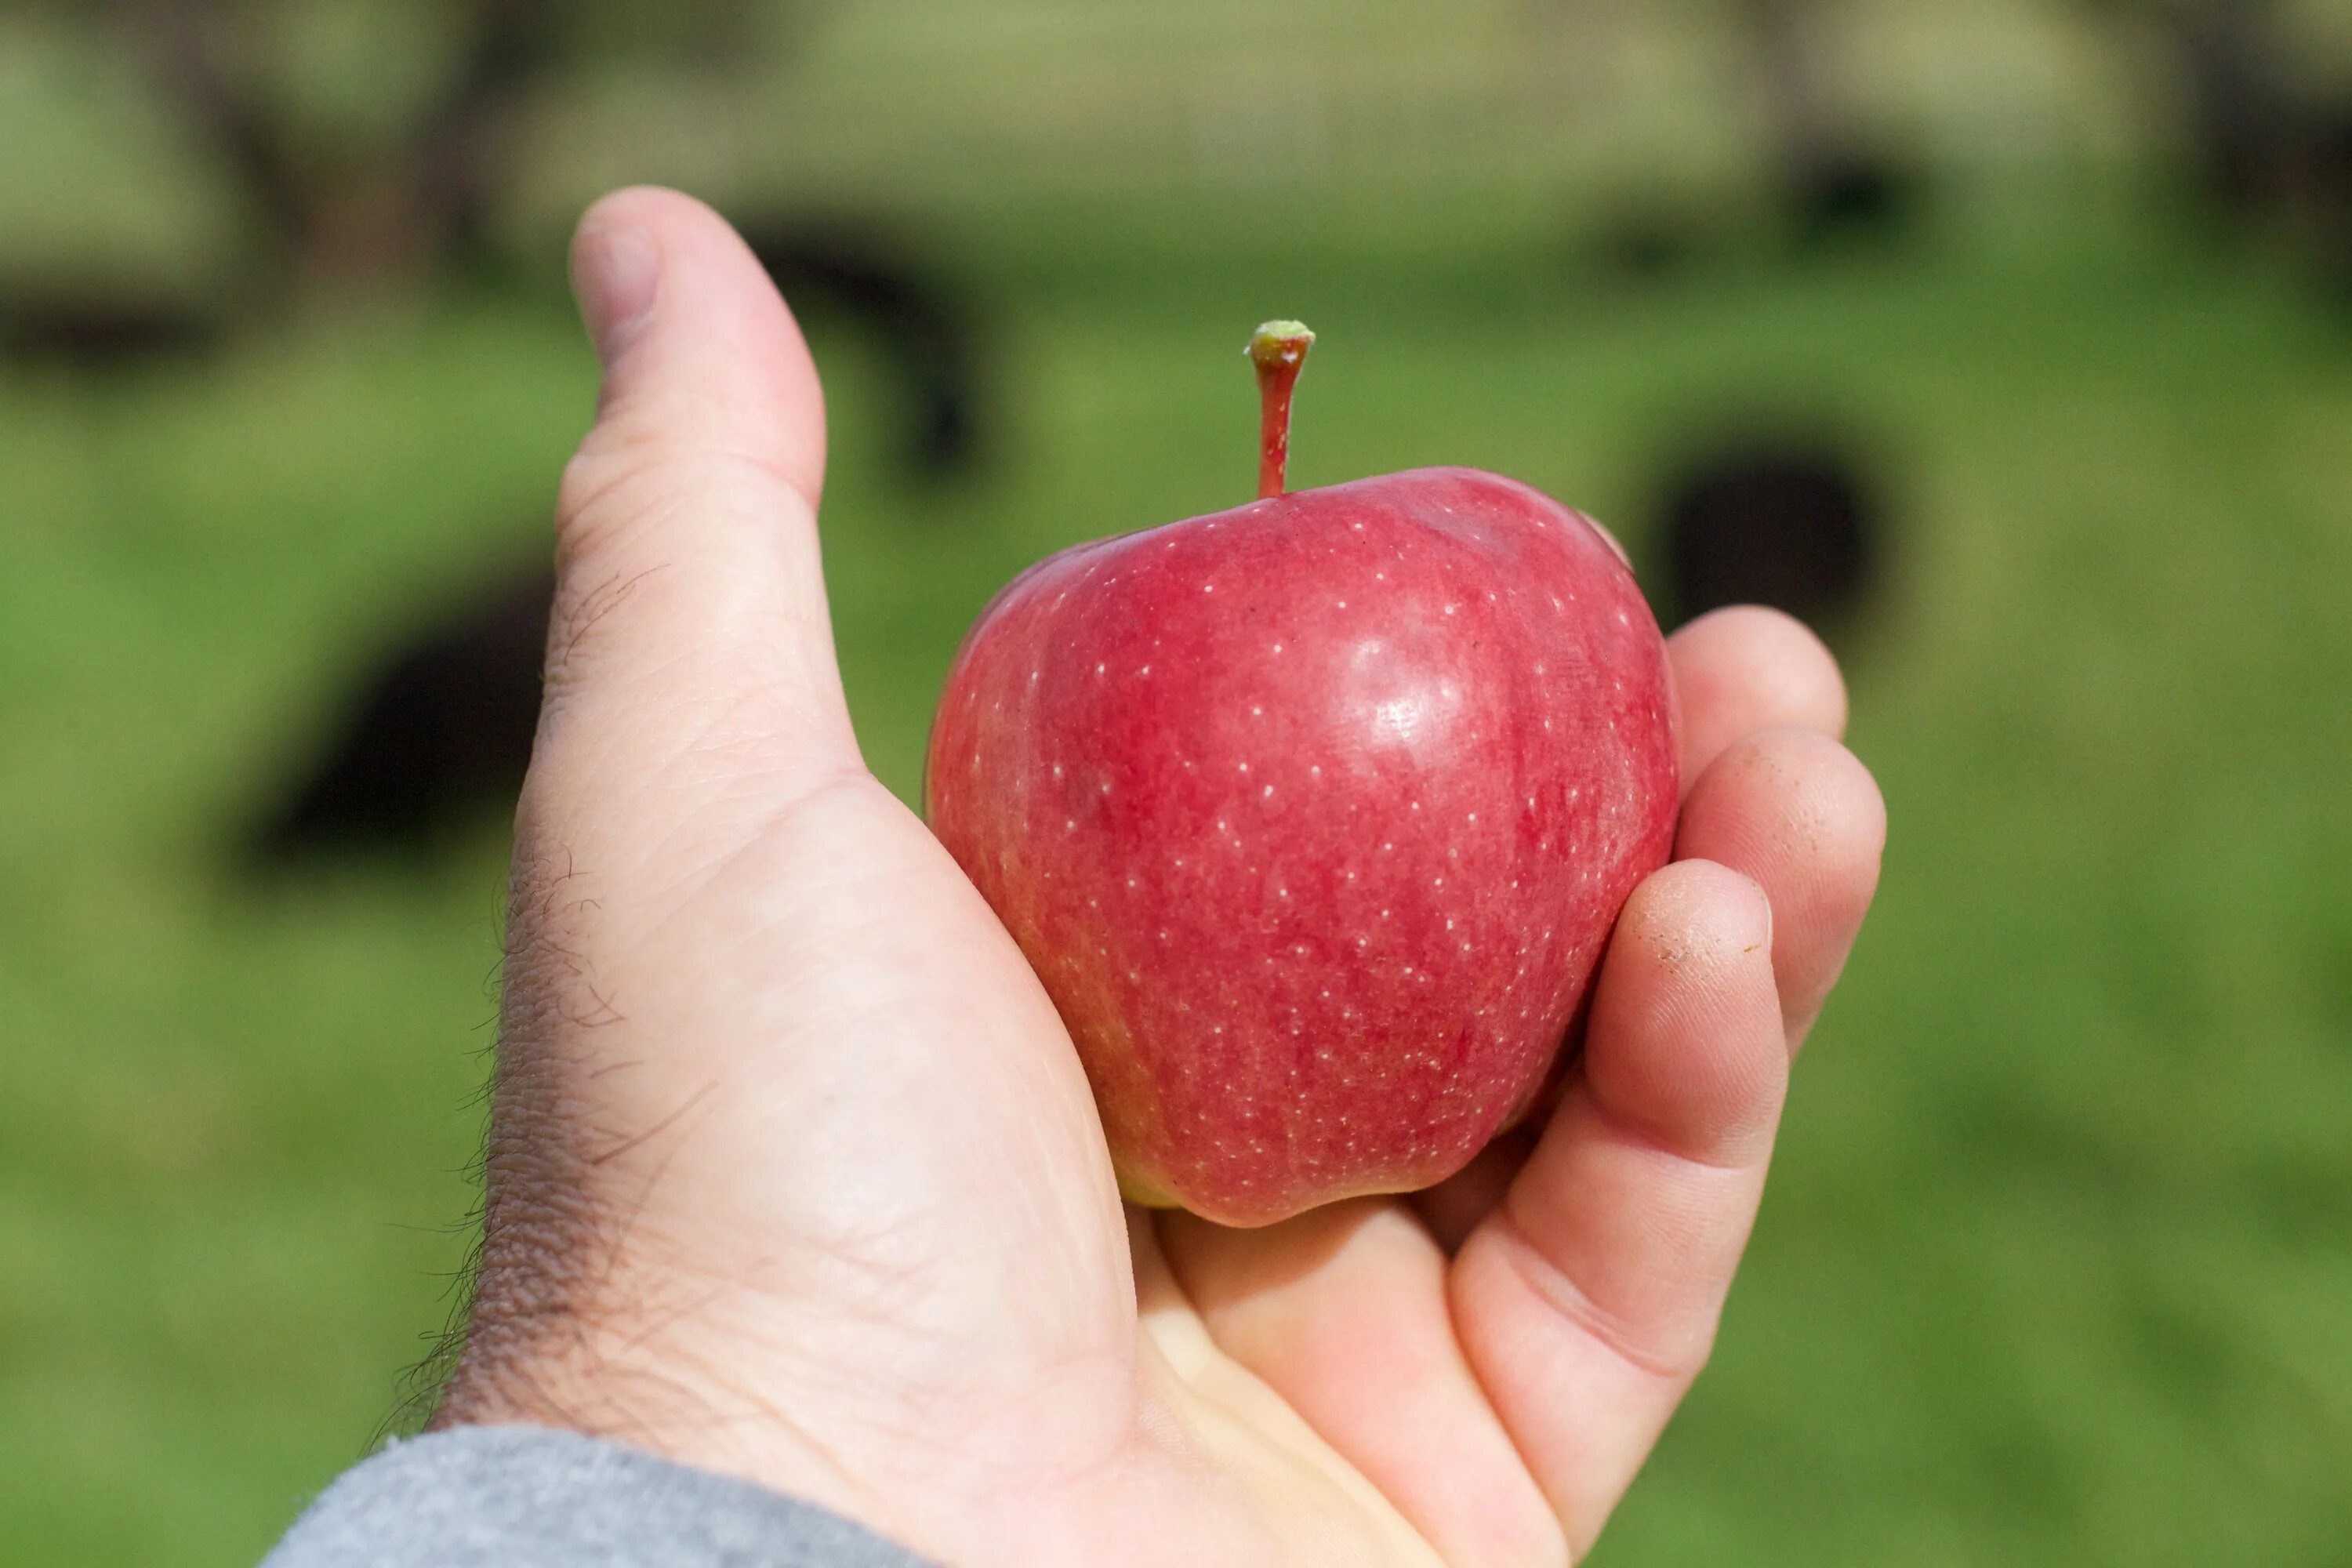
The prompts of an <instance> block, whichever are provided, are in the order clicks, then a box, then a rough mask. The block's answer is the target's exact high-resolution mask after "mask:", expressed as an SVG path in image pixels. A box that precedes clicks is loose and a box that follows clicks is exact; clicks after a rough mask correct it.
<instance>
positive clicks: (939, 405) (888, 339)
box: [736, 216, 987, 480]
mask: <svg viewBox="0 0 2352 1568" xmlns="http://www.w3.org/2000/svg"><path fill="white" fill-rule="evenodd" d="M736 227H737V228H738V230H739V231H740V233H741V234H742V236H743V238H744V240H745V241H746V242H747V243H749V244H750V246H751V250H752V252H753V254H755V255H757V256H758V257H759V258H760V262H761V265H762V266H764V267H765V268H767V269H768V275H769V276H770V277H772V278H773V279H775V280H776V287H777V288H778V289H782V291H783V295H784V298H785V299H787V300H791V301H792V305H793V312H794V314H796V315H797V316H799V317H800V318H801V319H802V320H803V321H808V320H809V319H810V318H811V317H813V316H814V317H818V318H823V317H824V316H827V315H833V316H837V317H839V318H840V319H842V320H843V321H844V322H845V324H848V325H851V326H853V327H854V328H856V330H858V331H863V332H865V333H866V334H867V335H868V336H869V339H870V341H871V343H872V346H873V350H874V352H875V353H876V354H877V355H878V356H879V357H880V359H881V360H882V362H883V363H885V364H887V365H888V366H889V367H890V370H891V373H892V379H893V381H894V383H895V384H896V388H897V395H898V408H899V420H900V424H899V430H900V435H899V437H898V445H899V458H900V460H901V461H902V462H903V463H905V465H906V467H907V471H908V473H910V474H912V475H914V476H916V477H918V478H920V479H935V480H936V479H953V478H956V477H958V476H960V475H962V474H966V473H968V472H970V471H971V468H972V466H973V464H974V463H975V462H977V461H978V460H979V458H981V456H982V450H983V443H982V433H983V432H984V430H985V428H986V426H987V420H986V417H985V416H984V414H983V412H982V401H983V392H982V389H983V387H984V386H985V385H986V379H985V377H984V375H983V374H982V367H981V363H980V360H981V349H980V343H979V328H978V324H977V322H976V321H975V320H974V318H975V315H976V313H977V312H976V310H975V308H974V306H973V303H972V301H971V292H970V290H969V289H964V288H959V287H957V286H956V285H954V284H952V283H950V281H948V280H947V279H946V278H944V277H943V276H942V275H941V274H940V273H939V272H938V271H937V270H935V269H932V268H926V267H925V266H923V265H922V264H921V263H919V262H917V261H914V260H911V259H909V258H910V256H911V255H912V247H908V246H905V245H892V244H890V243H888V242H887V241H885V240H882V239H880V238H877V237H875V236H873V235H871V234H866V233H860V232H858V231H857V230H856V228H855V227H852V226H831V227H828V226H821V225H813V224H809V223H806V222H794V221H793V220H792V219H789V218H778V217H759V216H751V217H746V218H739V219H738V220H737V223H736Z"/></svg>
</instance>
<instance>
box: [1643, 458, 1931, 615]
mask: <svg viewBox="0 0 2352 1568" xmlns="http://www.w3.org/2000/svg"><path fill="white" fill-rule="evenodd" d="M1656 529H1657V537H1658V538H1659V539H1660V540H1661V541H1662V542H1663V545H1664V552H1665V558H1666V573H1665V586H1666V595H1667V597H1668V605H1667V606H1665V616H1666V619H1667V622H1668V624H1669V625H1674V624H1679V623H1681V622H1683V621H1687V620H1690V619H1692V618H1693V617H1694V616H1703V615H1705V614H1706V612H1707V611H1709V610H1714V609H1720V608H1722V607H1723V606H1724V605H1771V606H1772V607H1773V608H1775V609H1780V610H1786V611H1788V612H1789V614H1790V615H1792V616H1796V617H1797V618H1798V619H1799V620H1801V621H1803V622H1804V623H1805V624H1806V625H1807V626H1811V627H1812V628H1813V630H1814V631H1816V632H1818V633H1820V634H1821V635H1822V637H1823V638H1824V639H1825V640H1827V641H1828V642H1829V643H1830V644H1831V646H1832V647H1837V648H1838V649H1839V651H1840V652H1841V653H1842V654H1844V655H1846V656H1847V657H1848V658H1849V660H1851V658H1852V648H1851V643H1850V638H1849V634H1850V633H1851V632H1852V631H1853V628H1854V626H1855V625H1856V623H1857V622H1858V621H1859V620H1861V618H1862V617H1863V616H1864V612H1865V611H1866V610H1867V609H1868V608H1869V605H1870V601H1871V600H1872V599H1873V597H1874V595H1875V594H1876V592H1877V590H1878V588H1879V580H1880V577H1881V558H1882V555H1883V553H1884V552H1885V542H1884V535H1885V532H1886V526H1885V520H1884V518H1883V516H1882V514H1881V511H1880V502H1879V500H1878V497H1877V495H1876V494H1875V493H1874V486H1873V485H1872V483H1871V481H1870V479H1868V478H1867V477H1866V475H1865V473H1864V468H1863V465H1862V464H1861V463H1860V462H1859V461H1857V460H1856V459H1855V458H1854V457H1853V456H1852V454H1851V450H1850V447H1849V444H1847V443H1843V442H1841V441H1838V440H1836V439H1834V438H1831V437H1822V436H1813V435H1791V436H1783V437H1764V436H1758V435H1743V436H1737V437H1728V438H1726V439H1723V440H1719V441H1717V442H1715V443H1713V444H1711V445H1709V446H1707V447H1704V448H1703V449H1702V450H1701V453H1700V455H1699V456H1697V457H1696V458H1692V459H1690V460H1688V461H1686V462H1685V463H1684V464H1682V465H1680V466H1679V467H1677V468H1675V469H1674V470H1672V473H1671V477H1670V478H1669V479H1668V480H1667V483H1666V487H1665V493H1664V498H1663V500H1662V502H1661V504H1660V506H1659V509H1658V513H1657V523H1656Z"/></svg>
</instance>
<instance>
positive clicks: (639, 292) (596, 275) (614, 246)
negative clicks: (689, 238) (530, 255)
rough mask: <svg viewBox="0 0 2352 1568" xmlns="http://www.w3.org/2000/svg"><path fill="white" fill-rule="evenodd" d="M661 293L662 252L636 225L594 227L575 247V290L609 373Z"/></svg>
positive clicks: (587, 229)
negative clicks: (657, 295) (609, 369)
mask: <svg viewBox="0 0 2352 1568" xmlns="http://www.w3.org/2000/svg"><path fill="white" fill-rule="evenodd" d="M660 289H661V247H659V246H657V245H656V244H655V243H654V237H653V236H652V235H650V234H648V233H646V231H645V230H644V229H643V228H641V227H639V226H637V225H635V224H633V223H605V222H591V223H588V224H585V225H583V226H582V227H581V230H580V235H579V237H578V238H577V239H575V240H573V241H572V293H573V294H574V295H576V296H578V298H579V300H580V317H581V320H582V321H585V322H586V323H587V326H588V340H589V342H593V343H594V344H595V345H596V357H597V358H598V359H600V360H602V361H604V363H605V365H606V366H607V367H608V368H609V367H610V366H611V364H612V363H613V362H614V360H615V359H617V358H619V357H620V354H621V351H622V350H624V349H625V348H627V347H628V346H629V343H630V341H631V340H632V339H634V338H635V336H636V335H637V332H638V331H639V330H640V329H642V328H643V327H644V326H645V324H646V318H647V317H649V316H651V315H652V314H653V312H654V298H655V296H656V294H657V293H659V292H660Z"/></svg>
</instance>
